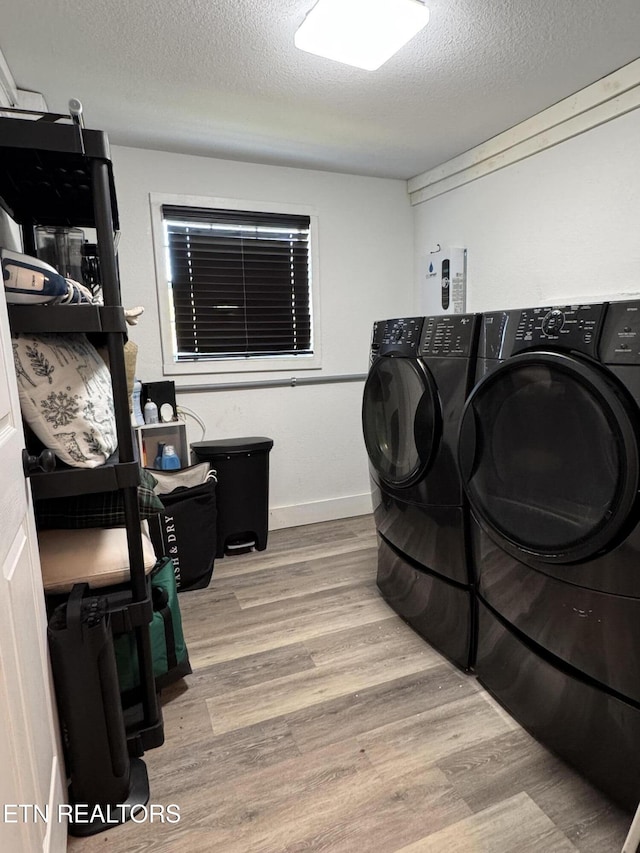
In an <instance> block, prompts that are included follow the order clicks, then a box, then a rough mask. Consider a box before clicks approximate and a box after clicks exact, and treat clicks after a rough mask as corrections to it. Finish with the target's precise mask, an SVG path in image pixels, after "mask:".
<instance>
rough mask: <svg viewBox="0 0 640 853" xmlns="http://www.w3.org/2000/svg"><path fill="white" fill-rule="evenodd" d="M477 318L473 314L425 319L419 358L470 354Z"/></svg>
mask: <svg viewBox="0 0 640 853" xmlns="http://www.w3.org/2000/svg"><path fill="white" fill-rule="evenodd" d="M479 319H480V318H479V317H477V316H476V315H474V314H454V315H450V316H436V317H425V318H424V328H423V330H422V340H421V341H420V349H419V350H418V354H419V355H420V356H424V357H428V356H443V355H445V356H447V357H450V356H458V357H461V358H469V357H470V356H471V354H472V351H473V347H474V344H475V337H476V326H477V323H478V321H479Z"/></svg>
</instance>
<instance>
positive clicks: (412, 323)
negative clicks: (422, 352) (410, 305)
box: [372, 317, 424, 356]
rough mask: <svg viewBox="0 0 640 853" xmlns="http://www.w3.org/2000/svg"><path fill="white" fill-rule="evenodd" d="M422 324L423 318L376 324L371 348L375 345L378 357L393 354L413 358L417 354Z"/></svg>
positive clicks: (401, 319)
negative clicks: (376, 345)
mask: <svg viewBox="0 0 640 853" xmlns="http://www.w3.org/2000/svg"><path fill="white" fill-rule="evenodd" d="M423 322H424V318H423V317H399V318H398V319H396V320H386V321H382V322H379V323H376V324H375V325H374V340H373V341H372V348H373V347H374V346H375V344H376V343H377V344H378V352H379V353H380V355H384V354H385V353H393V354H395V355H405V356H412V355H413V356H415V355H416V353H417V352H418V344H419V343H420V335H421V333H422V326H423ZM376 339H377V340H376Z"/></svg>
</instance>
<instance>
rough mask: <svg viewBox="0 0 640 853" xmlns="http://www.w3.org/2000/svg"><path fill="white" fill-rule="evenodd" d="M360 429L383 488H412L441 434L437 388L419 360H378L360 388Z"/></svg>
mask: <svg viewBox="0 0 640 853" xmlns="http://www.w3.org/2000/svg"><path fill="white" fill-rule="evenodd" d="M362 428H363V432H364V441H365V445H366V448H367V453H368V454H369V459H370V460H371V464H372V465H373V467H374V469H375V471H376V472H377V474H378V476H379V477H380V479H381V480H382V481H383V482H384V483H386V484H387V485H390V486H394V487H396V488H397V487H406V486H410V485H413V483H415V482H417V481H418V480H419V479H420V478H421V477H422V476H423V475H424V474H425V473H426V470H427V468H428V467H429V465H430V463H431V460H432V459H433V456H434V453H435V450H436V446H437V443H438V440H439V437H440V431H441V414H440V404H439V402H438V395H437V393H436V387H435V383H434V381H433V378H432V377H431V374H430V373H429V371H428V370H427V368H426V367H425V365H424V364H423V363H422V362H421V361H418V360H417V359H408V358H394V357H393V356H381V357H380V358H378V360H377V361H375V362H374V364H373V366H372V367H371V370H370V371H369V376H368V377H367V381H366V383H365V386H364V398H363V403H362Z"/></svg>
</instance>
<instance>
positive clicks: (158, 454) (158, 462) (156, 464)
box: [153, 441, 164, 470]
mask: <svg viewBox="0 0 640 853" xmlns="http://www.w3.org/2000/svg"><path fill="white" fill-rule="evenodd" d="M163 455H164V442H163V441H159V442H158V450H157V452H156V458H155V459H154V460H153V467H154V468H156V469H157V470H160V469H161V468H162V457H163Z"/></svg>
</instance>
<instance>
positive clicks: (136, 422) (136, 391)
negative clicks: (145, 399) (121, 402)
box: [131, 379, 144, 426]
mask: <svg viewBox="0 0 640 853" xmlns="http://www.w3.org/2000/svg"><path fill="white" fill-rule="evenodd" d="M141 393H142V382H140V380H139V379H134V380H133V393H132V395H131V408H132V409H133V411H132V412H131V423H132V424H133V426H143V425H144V416H143V414H142V408H141V407H140V394H141Z"/></svg>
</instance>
